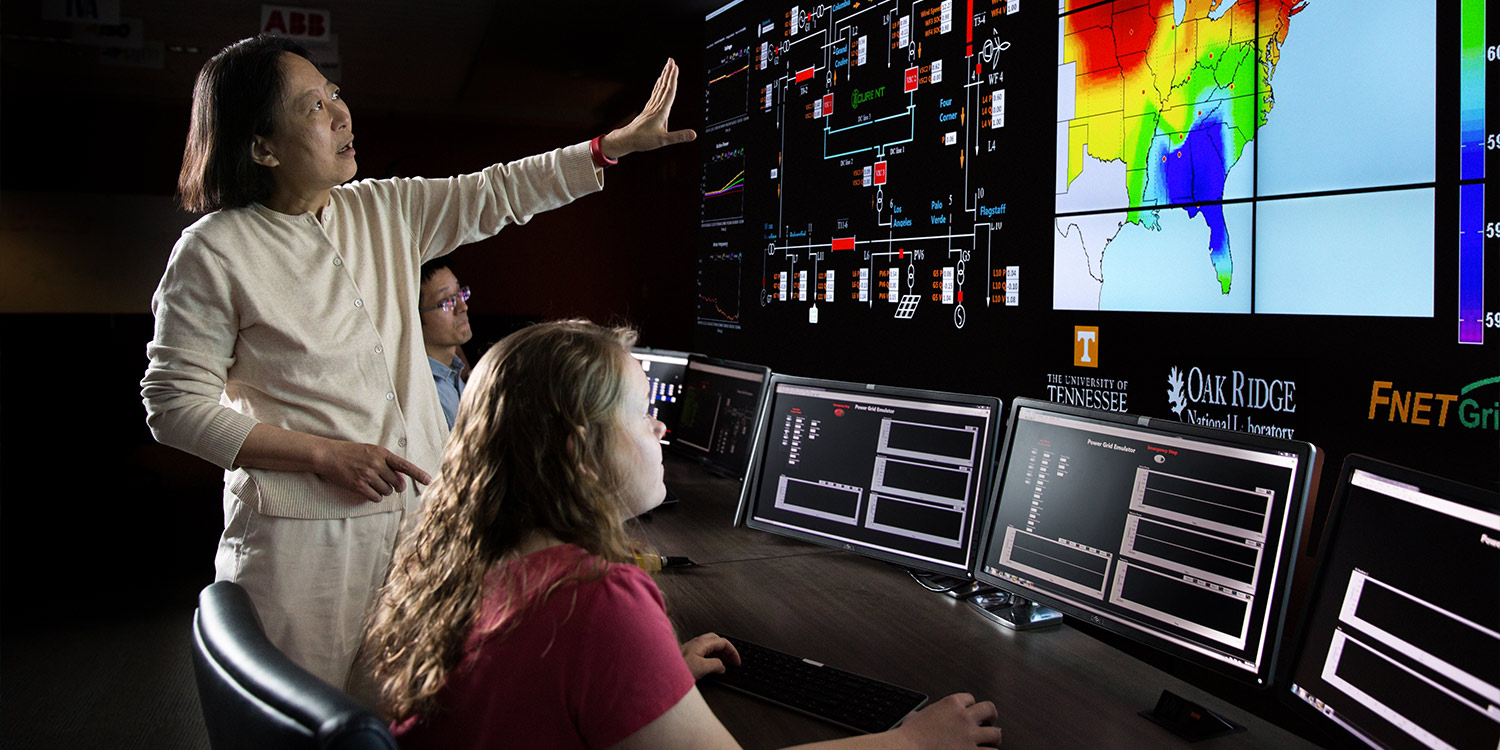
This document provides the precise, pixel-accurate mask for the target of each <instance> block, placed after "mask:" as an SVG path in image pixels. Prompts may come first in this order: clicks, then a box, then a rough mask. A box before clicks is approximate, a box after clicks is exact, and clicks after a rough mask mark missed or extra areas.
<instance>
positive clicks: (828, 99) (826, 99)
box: [823, 94, 833, 117]
mask: <svg viewBox="0 0 1500 750" xmlns="http://www.w3.org/2000/svg"><path fill="white" fill-rule="evenodd" d="M831 114H833V94H824V95H823V116H824V117H828V116H829V115H831Z"/></svg>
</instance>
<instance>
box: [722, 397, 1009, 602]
mask: <svg viewBox="0 0 1500 750" xmlns="http://www.w3.org/2000/svg"><path fill="white" fill-rule="evenodd" d="M999 423H1000V401H999V399H996V398H993V397H990V396H970V395H964V394H958V393H941V392H937V391H924V390H912V389H907V388H891V387H884V386H876V385H866V384H862V383H847V382H840V381H835V380H819V379H815V378H800V377H792V376H788V375H773V376H772V378H771V384H770V386H769V393H768V396H767V404H766V407H765V408H764V409H763V410H762V412H761V422H760V427H759V429H758V431H757V438H756V447H755V451H754V455H753V456H752V459H751V467H750V470H749V473H748V476H747V477H746V480H745V486H744V490H743V492H742V494H741V496H740V506H741V513H742V516H741V517H742V518H743V519H744V521H745V524H746V525H747V526H749V527H750V528H752V529H761V530H763V531H769V532H771V533H774V534H782V535H785V536H789V537H794V538H797V539H802V540H805V541H809V542H813V543H815V544H822V545H826V546H829V547H835V548H838V549H844V550H848V551H850V552H855V553H858V554H861V555H867V556H869V557H874V558H878V559H881V560H886V561H889V562H893V563H897V564H899V565H904V566H907V567H909V568H914V569H917V570H922V571H928V572H932V573H939V574H943V575H948V576H953V577H963V578H967V577H968V570H969V568H970V564H971V563H972V557H973V549H974V545H973V527H974V521H975V519H976V518H977V517H978V511H979V509H980V506H981V505H983V504H984V501H985V499H986V498H987V497H988V491H989V483H990V470H991V466H992V464H993V462H994V459H993V452H994V445H995V440H996V436H997V435H998V433H999Z"/></svg>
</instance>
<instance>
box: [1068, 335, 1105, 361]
mask: <svg viewBox="0 0 1500 750" xmlns="http://www.w3.org/2000/svg"><path fill="white" fill-rule="evenodd" d="M1073 366H1074V367H1098V366H1099V326H1073Z"/></svg>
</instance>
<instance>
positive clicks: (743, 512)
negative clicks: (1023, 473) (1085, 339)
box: [735, 373, 1005, 579]
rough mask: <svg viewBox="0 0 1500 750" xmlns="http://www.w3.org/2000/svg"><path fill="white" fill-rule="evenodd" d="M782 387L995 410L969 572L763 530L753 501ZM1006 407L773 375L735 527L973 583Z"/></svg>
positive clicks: (944, 394)
mask: <svg viewBox="0 0 1500 750" xmlns="http://www.w3.org/2000/svg"><path fill="white" fill-rule="evenodd" d="M782 385H791V386H801V387H808V388H822V389H826V390H830V391H836V392H845V393H849V394H850V395H851V396H857V395H860V394H865V395H875V396H890V397H894V398H906V399H912V400H922V399H929V400H942V401H949V402H952V403H962V404H969V405H972V406H988V407H990V410H991V412H992V414H993V415H994V416H993V418H991V419H990V421H989V426H988V428H987V431H986V434H985V436H984V450H985V458H984V459H983V461H982V463H983V464H984V468H985V472H984V482H983V486H981V487H979V488H978V490H977V491H976V492H975V495H974V517H973V519H972V520H971V522H970V524H969V533H968V535H967V539H966V542H967V544H968V555H967V556H968V558H969V560H970V563H969V566H968V567H966V568H959V567H956V566H946V565H939V564H936V563H932V562H930V561H927V560H920V559H916V558H913V557H910V556H903V555H899V554H894V553H890V552H887V551H885V550H880V549H874V548H871V547H868V546H865V545H860V544H853V543H834V542H830V541H829V540H828V539H825V538H823V537H820V536H818V535H816V534H810V533H806V534H805V533H799V532H797V531H795V530H792V529H787V528H784V527H781V526H771V525H769V524H763V523H760V522H758V521H756V520H755V519H754V518H753V517H752V512H751V505H752V501H753V498H755V496H756V495H757V494H758V492H759V489H760V480H761V469H762V466H761V465H762V464H763V463H764V460H765V452H766V451H765V445H764V444H765V441H766V435H767V434H768V432H769V430H768V426H767V423H768V421H769V420H770V418H771V404H772V403H773V402H774V401H775V394H776V389H777V387H779V386H782ZM1004 406H1005V405H1004V402H1003V401H1002V400H1001V399H1000V398H999V397H997V396H987V395H982V394H972V393H956V392H953V391H938V390H931V389H924V388H904V387H900V386H888V385H877V384H874V383H856V382H852V381H847V380H830V379H826V378H810V377H802V376H797V375H786V374H783V373H773V374H772V375H771V378H770V379H769V380H768V381H766V391H765V398H763V399H762V402H761V409H760V416H759V419H758V421H757V425H756V430H755V432H756V435H755V444H754V446H753V447H752V449H751V451H750V464H749V466H748V467H747V468H746V469H745V481H744V483H743V485H742V486H741V488H740V501H739V504H738V506H737V507H736V508H735V525H743V526H746V527H748V528H752V529H757V530H759V531H765V532H767V533H771V534H776V535H778V536H784V537H788V538H792V539H798V540H801V541H804V542H808V543H810V544H816V545H818V546H820V547H825V548H828V549H839V550H844V551H846V552H852V553H854V554H857V555H860V556H862V557H868V558H871V559H875V560H881V561H883V562H888V563H892V564H895V565H900V566H903V567H906V568H910V569H914V570H921V571H926V572H929V573H937V574H940V575H945V576H950V577H953V578H960V579H963V578H971V577H972V576H971V573H970V571H972V570H973V565H974V560H976V559H977V555H978V548H977V547H976V544H977V543H978V536H977V532H978V529H979V524H980V520H981V519H983V518H985V517H987V516H988V511H989V502H990V498H991V496H992V495H993V494H994V482H995V476H994V474H995V466H996V464H995V451H996V448H997V446H998V441H999V439H1000V425H1001V423H1002V421H1003V420H1004V418H1005V411H1004Z"/></svg>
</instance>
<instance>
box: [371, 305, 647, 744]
mask: <svg viewBox="0 0 1500 750" xmlns="http://www.w3.org/2000/svg"><path fill="white" fill-rule="evenodd" d="M635 340H636V334H635V332H634V331H633V330H631V329H628V328H606V327H603V326H598V325H595V324H593V323H590V322H588V321H585V320H565V321H555V322H550V323H541V324H537V325H534V326H530V327H528V328H524V329H522V330H520V331H518V332H516V333H514V334H511V335H510V336H507V337H506V338H505V339H503V340H501V341H500V342H499V343H497V344H495V345H494V346H493V347H492V348H491V349H490V350H489V352H488V353H486V354H485V355H484V357H482V358H481V359H480V360H479V364H478V365H476V366H475V368H474V374H473V375H472V376H471V378H470V380H469V384H468V386H467V387H466V388H465V390H464V394H463V398H462V400H461V402H460V405H459V410H458V416H457V418H456V420H455V421H454V424H453V432H452V434H451V436H450V437H449V440H448V443H447V446H446V448H445V449H444V451H443V461H442V466H441V468H440V469H439V471H438V475H437V477H436V478H435V479H434V480H433V482H432V484H431V485H430V486H429V487H428V488H427V490H426V492H424V493H423V501H424V510H423V515H422V518H421V521H420V523H419V524H418V525H417V527H416V529H415V530H414V531H412V532H411V533H409V534H407V535H406V537H405V538H404V539H403V540H402V541H401V543H400V545H399V546H398V548H397V550H396V555H395V559H394V561H393V563H392V567H391V574H390V579H389V580H388V582H387V583H386V584H385V586H384V587H383V588H382V589H381V590H380V593H379V594H378V595H377V598H376V601H375V604H374V608H373V611H372V612H371V622H370V629H369V631H368V633H367V634H366V636H365V646H364V651H363V653H364V654H365V657H364V658H365V659H367V660H368V663H369V666H370V668H371V669H372V671H373V672H374V675H375V678H376V680H377V682H378V684H379V685H380V687H381V691H382V697H383V698H384V700H385V702H386V705H385V708H386V710H387V712H388V713H389V715H390V716H391V717H392V718H394V719H397V720H401V719H405V718H407V717H410V716H413V715H425V714H428V713H429V712H430V711H431V709H432V708H433V707H434V704H433V701H434V699H435V697H436V695H437V693H438V690H439V689H440V688H441V687H442V686H443V683H444V682H446V680H447V678H448V675H449V673H450V672H451V671H452V670H453V669H454V668H456V667H457V665H458V663H459V662H460V660H461V659H462V656H463V647H464V643H465V640H466V639H467V638H468V636H469V634H470V631H471V630H472V629H473V628H474V626H475V623H476V622H477V620H478V613H479V610H480V604H481V603H482V602H483V601H484V597H485V578H486V575H487V574H488V573H489V572H490V571H491V570H496V571H497V573H496V574H497V575H499V576H501V578H500V581H501V585H500V586H499V587H498V588H497V591H498V592H499V595H500V596H502V597H504V599H503V600H502V601H501V602H500V609H499V612H500V614H499V617H498V619H496V620H495V621H494V622H493V627H490V621H489V620H488V618H487V619H486V623H487V627H488V628H489V629H488V630H487V633H489V634H493V633H496V632H504V631H506V630H508V629H510V628H511V627H514V626H515V624H516V622H517V621H518V619H519V617H520V615H521V614H522V612H523V610H524V608H525V607H526V606H527V599H528V597H529V593H535V592H529V593H528V592H527V591H526V589H527V584H526V582H525V581H516V580H511V579H510V578H509V576H508V574H507V570H506V569H507V568H508V567H509V566H505V565H499V564H500V563H504V562H508V561H511V560H514V559H516V558H517V557H518V556H519V555H518V552H517V550H518V547H519V545H520V544H521V542H522V541H523V540H525V539H526V538H527V537H528V536H529V535H530V534H531V533H532V532H535V531H540V532H544V533H547V534H550V535H551V536H553V537H556V538H557V539H558V540H560V541H562V542H565V543H568V544H574V545H577V546H579V547H581V548H583V549H584V550H586V551H588V552H589V553H591V555H592V557H591V561H592V562H591V564H589V565H588V566H586V567H585V568H583V569H579V570H577V571H574V575H573V576H571V577H570V578H569V580H586V579H588V578H594V577H598V576H601V575H603V572H604V565H605V564H606V563H607V562H626V561H629V560H630V559H631V558H632V554H633V551H634V550H635V549H637V548H638V545H637V544H635V543H634V542H633V541H632V540H631V539H630V538H629V537H628V536H627V534H626V532H625V528H624V523H625V520H626V518H627V516H628V515H629V512H628V511H627V510H626V508H627V505H626V502H625V498H624V494H623V486H624V484H623V481H624V477H623V474H622V472H621V471H620V469H619V467H618V465H617V462H616V460H615V459H613V458H612V455H613V452H614V449H615V447H616V445H617V441H618V440H620V439H621V438H620V431H619V429H618V427H617V420H618V417H617V416H616V414H617V412H618V411H619V409H620V403H621V400H622V399H623V398H624V395H625V394H624V387H623V384H624V379H625V372H626V371H625V369H624V368H626V367H629V366H632V364H633V363H632V362H631V360H630V356H629V351H628V350H629V347H630V346H631V345H633V344H634V343H635ZM557 587H558V584H554V585H552V586H551V587H550V588H549V589H548V590H547V591H546V592H545V593H544V594H543V598H545V596H546V595H547V594H550V593H551V592H552V591H554V590H556V589H557ZM533 603H534V602H533Z"/></svg>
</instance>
